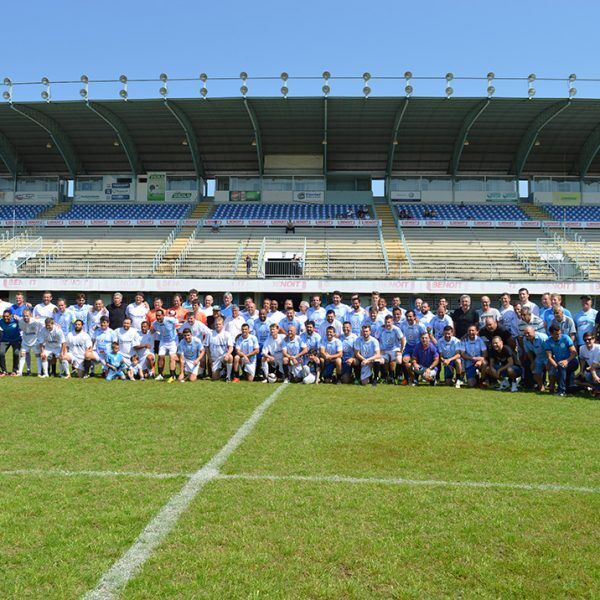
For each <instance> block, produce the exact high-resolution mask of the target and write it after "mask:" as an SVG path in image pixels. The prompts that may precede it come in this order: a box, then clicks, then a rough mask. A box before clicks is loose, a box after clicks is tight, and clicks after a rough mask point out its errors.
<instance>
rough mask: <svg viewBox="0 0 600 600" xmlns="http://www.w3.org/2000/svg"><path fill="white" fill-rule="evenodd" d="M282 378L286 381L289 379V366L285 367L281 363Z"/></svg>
mask: <svg viewBox="0 0 600 600" xmlns="http://www.w3.org/2000/svg"><path fill="white" fill-rule="evenodd" d="M283 376H284V377H285V378H286V379H289V378H290V365H286V364H285V363H283Z"/></svg>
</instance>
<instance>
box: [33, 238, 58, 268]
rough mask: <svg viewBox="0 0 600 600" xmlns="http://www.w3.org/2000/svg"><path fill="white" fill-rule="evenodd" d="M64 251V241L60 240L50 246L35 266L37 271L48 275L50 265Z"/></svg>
mask: <svg viewBox="0 0 600 600" xmlns="http://www.w3.org/2000/svg"><path fill="white" fill-rule="evenodd" d="M62 251H63V241H62V240H58V241H57V242H55V243H54V244H52V246H50V248H49V249H48V250H47V251H46V252H45V253H44V254H42V256H40V257H39V262H38V263H37V265H36V267H35V271H36V273H37V274H39V275H46V273H47V271H48V267H49V266H50V265H51V264H53V263H54V262H55V261H57V260H58V259H59V258H60V255H61V254H62Z"/></svg>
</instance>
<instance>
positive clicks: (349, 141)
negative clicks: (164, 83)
mask: <svg viewBox="0 0 600 600" xmlns="http://www.w3.org/2000/svg"><path fill="white" fill-rule="evenodd" d="M254 140H256V142H257V143H255V144H253V141H254ZM324 140H326V142H327V143H326V144H324V143H323V142H324ZM117 141H118V142H119V143H116V142H117ZM394 141H396V142H397V143H394ZM184 142H185V143H184ZM599 149H600V100H594V99H573V100H566V99H540V98H536V99H534V100H527V99H521V98H492V99H489V100H488V99H487V98H484V99H482V98H452V99H451V100H447V99H443V98H423V97H418V98H414V97H413V98H408V99H407V98H404V97H402V98H389V97H384V98H369V99H365V98H342V97H329V98H323V97H320V98H319V97H311V98H287V99H283V98H248V99H246V100H244V99H243V98H223V99H219V98H210V99H207V100H202V99H169V100H163V99H151V100H129V101H127V102H124V101H122V100H103V101H90V102H89V103H86V102H85V101H82V100H80V101H68V102H50V103H46V102H31V103H14V104H12V105H11V104H9V103H5V104H2V105H0V175H11V174H12V175H14V174H15V173H17V172H18V173H19V174H23V175H26V174H29V175H62V176H69V177H73V176H75V175H84V174H102V173H131V172H132V171H133V172H136V173H144V172H148V171H168V172H190V171H192V172H193V171H196V172H197V173H199V174H200V175H205V176H206V177H213V176H215V175H222V174H232V173H260V172H261V171H262V165H263V163H264V156H265V155H273V154H292V155H293V154H302V155H306V154H313V155H314V154H319V155H320V154H323V155H324V156H325V157H326V163H325V166H326V170H327V172H367V173H371V174H372V175H373V176H375V177H382V176H385V175H390V174H397V175H399V174H405V173H406V174H414V173H427V174H440V175H441V174H454V175H474V174H486V175H492V174H493V175H516V176H521V177H527V176H530V175H554V176H584V175H588V176H600V156H599V152H598V150H599Z"/></svg>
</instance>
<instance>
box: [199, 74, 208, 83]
mask: <svg viewBox="0 0 600 600" xmlns="http://www.w3.org/2000/svg"><path fill="white" fill-rule="evenodd" d="M207 79H208V75H207V74H206V73H200V81H202V82H205V81H206V80H207Z"/></svg>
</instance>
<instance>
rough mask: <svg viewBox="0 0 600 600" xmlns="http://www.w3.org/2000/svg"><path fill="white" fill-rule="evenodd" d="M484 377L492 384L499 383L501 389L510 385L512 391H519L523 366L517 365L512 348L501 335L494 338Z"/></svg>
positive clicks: (505, 388)
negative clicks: (506, 344)
mask: <svg viewBox="0 0 600 600" xmlns="http://www.w3.org/2000/svg"><path fill="white" fill-rule="evenodd" d="M482 377H483V378H484V379H485V378H487V380H488V382H489V383H490V384H492V383H498V389H499V390H507V389H508V388H509V387H510V391H511V392H518V391H519V378H520V377H521V367H520V366H518V365H515V361H514V358H513V353H512V350H511V349H510V348H509V347H508V346H505V345H504V342H503V341H502V338H501V337H499V336H496V337H493V338H492V343H491V347H490V349H489V350H488V360H487V364H486V365H485V367H484V370H483V374H482Z"/></svg>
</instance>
